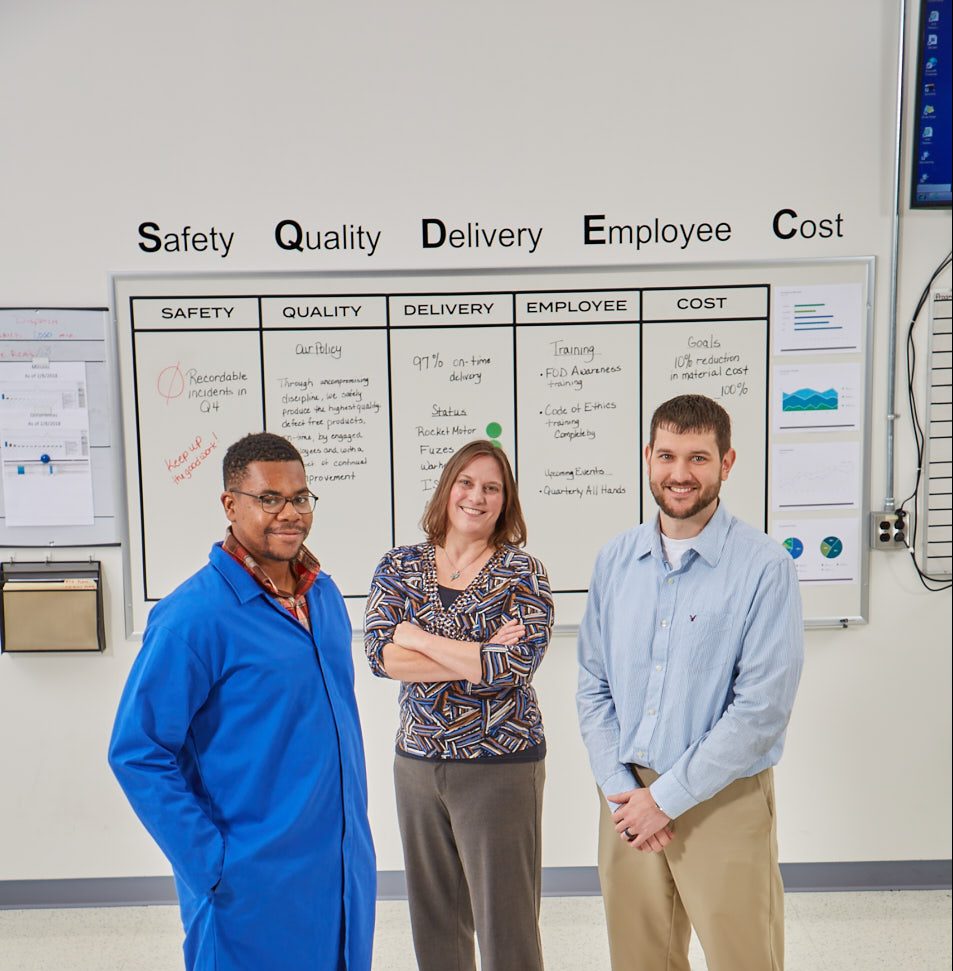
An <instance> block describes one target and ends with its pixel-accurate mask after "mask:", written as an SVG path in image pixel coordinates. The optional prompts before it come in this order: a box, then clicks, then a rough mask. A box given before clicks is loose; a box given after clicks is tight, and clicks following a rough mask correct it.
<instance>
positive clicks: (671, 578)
mask: <svg viewBox="0 0 953 971" xmlns="http://www.w3.org/2000/svg"><path fill="white" fill-rule="evenodd" d="M665 582H666V583H674V582H675V578H674V577H669V578H668V579H667V580H666V581H665Z"/></svg>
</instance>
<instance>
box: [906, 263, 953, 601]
mask: <svg viewBox="0 0 953 971" xmlns="http://www.w3.org/2000/svg"><path fill="white" fill-rule="evenodd" d="M951 260H953V251H951V252H950V253H947V254H946V256H944V257H943V259H942V260H941V261H940V265H939V266H938V267H937V268H936V269H935V270H934V271H933V274H932V276H931V277H930V279H929V281H928V282H927V285H926V286H925V287H924V288H923V292H922V293H921V294H920V299H919V300H918V301H917V306H916V309H915V310H914V311H913V316H912V317H911V318H910V326H909V327H908V328H907V401H908V403H909V405H910V421H911V423H912V425H913V437H914V441H915V442H916V447H917V477H916V481H915V483H914V486H913V492H911V493H910V495H909V496H907V498H906V499H904V500H903V502H901V503H900V506H899V507H898V509H897V515H898V517H901V519H902V518H903V517H905V516H909V518H910V523H911V529H910V531H909V537H910V542H909V544H908V547H907V548H908V549H909V551H910V558H911V560H912V561H913V568H914V569H915V570H916V571H917V576H918V577H919V579H920V583H922V584H923V586H924V587H925V588H926V589H927V590H929V591H931V592H934V593H938V592H940V591H941V590H949V589H950V588H951V587H953V581H949V580H944V579H942V578H940V577H934V576H931V575H930V574H929V573H927V572H926V571H925V570H924V569H923V568H922V567H921V565H920V562H919V561H918V560H917V528H918V526H919V522H918V520H919V508H920V486H921V484H922V480H923V450H924V444H925V441H926V436H925V435H924V432H923V426H922V425H921V424H920V413H919V411H918V410H917V400H916V395H915V394H914V390H913V380H914V377H915V375H916V369H917V349H916V346H915V344H914V341H913V332H914V328H915V327H916V324H917V318H918V317H919V316H920V311H921V310H923V307H924V305H925V304H926V302H927V300H928V299H929V297H930V288H931V287H932V286H933V284H934V282H935V280H936V279H937V277H938V276H939V275H940V274H941V273H942V272H943V271H944V270H945V269H946V268H947V267H948V266H949V265H950V262H951ZM911 500H912V501H913V507H912V509H911V510H910V512H909V513H908V512H907V511H906V509H905V508H904V507H905V506H906V505H907V503H908V502H910V501H911Z"/></svg>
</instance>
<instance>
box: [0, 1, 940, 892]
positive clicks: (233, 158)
mask: <svg viewBox="0 0 953 971" xmlns="http://www.w3.org/2000/svg"><path fill="white" fill-rule="evenodd" d="M352 6H353V8H354V9H353V10H352V9H351V8H350V7H348V8H347V11H345V10H344V8H341V9H338V7H337V5H334V6H332V5H327V7H326V8H324V7H321V6H320V5H314V4H303V3H300V4H299V3H285V4H276V5H271V6H269V7H267V8H265V7H261V6H259V5H257V4H253V3H251V2H250V0H249V2H244V3H241V2H240V3H229V4H225V3H215V2H210V3H207V4H202V5H195V4H186V3H184V2H172V3H168V4H164V5H162V7H155V6H153V5H148V6H147V5H136V4H129V3H126V2H119V0H96V2H93V3H89V4H69V3H60V4H56V3H53V4H34V3H28V2H26V0H7V2H6V3H5V4H4V5H3V8H2V10H0V87H2V88H3V89H4V90H14V89H15V90H16V91H17V97H16V98H9V99H4V101H3V103H2V105H0V131H3V133H4V141H5V145H6V149H5V151H4V152H3V153H0V184H2V185H3V186H4V190H3V215H2V222H0V304H4V305H74V306H75V305H102V304H105V303H106V302H107V301H108V296H109V293H108V285H107V276H106V275H107V273H108V272H110V271H119V270H126V269H136V270H141V269H156V270H160V269H166V270H175V271H182V270H189V269H195V270H200V269H201V270H206V271H207V270H211V269H221V270H248V271H251V270H255V271H259V270H267V269H299V268H309V269H314V268H319V269H320V268H327V269H372V268H380V269H383V268H410V267H421V266H427V267H439V266H454V267H457V266H493V265H505V266H518V265H538V266H544V265H571V264H587V263H596V262H603V263H604V262H634V261H637V260H642V261H646V262H651V261H656V262H659V261H662V260H675V259H685V260H690V261H700V260H708V259H723V260H740V259H755V258H765V257H771V258H778V259H789V258H797V257H808V256H810V257H817V256H837V255H868V254H870V253H873V254H875V255H876V256H877V257H878V286H877V298H876V307H875V327H874V330H875V332H874V339H873V374H874V380H873V408H872V422H871V426H872V441H871V456H872V463H871V476H872V478H871V495H872V499H873V501H874V503H875V504H876V503H877V502H879V501H880V499H881V498H882V495H883V482H884V473H885V459H884V432H883V428H884V424H885V423H884V419H883V416H884V415H885V413H886V410H887V407H886V398H885V384H886V379H885V374H886V357H887V354H886V329H887V321H888V306H887V297H888V288H887V279H888V275H889V227H890V184H891V168H892V158H893V146H892V131H893V108H892V97H893V90H894V85H895V81H894V77H895V75H894V66H893V65H894V47H895V19H896V9H895V3H894V2H892V0H880V2H876V3H871V2H869V0H852V2H846V0H845V2H843V3H839V4H837V5H830V4H828V3H824V2H821V0H808V2H804V3H802V4H799V5H793V7H792V6H791V5H789V7H786V8H777V9H774V8H772V9H771V10H770V12H768V8H765V7H759V8H758V18H757V21H756V22H755V21H752V22H751V23H749V22H748V14H749V13H750V11H751V9H752V8H751V6H750V5H749V4H746V3H742V2H740V0H738V2H735V3H725V4H718V5H710V4H701V3H698V4H695V5H685V4H683V5H678V6H679V10H678V11H676V10H674V9H669V7H672V8H674V5H666V6H665V9H664V11H662V10H657V11H656V10H653V11H652V12H651V13H647V12H645V11H644V10H642V9H641V5H632V4H629V3H594V4H589V5H587V6H586V7H585V8H581V7H579V6H578V5H577V4H559V3H556V4H551V3H548V4H542V3H540V4H532V3H530V4H525V5H520V6H518V7H514V6H513V5H512V4H509V3H492V2H490V3H485V4H480V5H478V6H474V7H468V8H462V7H460V6H459V5H445V4H440V3H436V2H432V3H431V2H423V3H419V4H417V5H416V6H415V7H414V8H413V11H412V12H408V8H406V7H403V6H401V5H393V4H385V3H379V4H367V5H352ZM831 6H835V8H836V9H833V10H831V9H829V8H830V7H831ZM583 9H584V10H585V13H583V12H582V11H583ZM652 18H655V19H654V20H653V19H652ZM726 38H727V39H728V40H729V41H730V42H727V43H726ZM808 41H810V44H811V47H810V50H811V59H810V66H811V70H808V71H805V70H804V69H803V68H804V62H803V59H802V60H801V61H800V62H798V61H795V60H794V53H795V50H796V49H797V47H798V45H799V44H800V45H801V49H802V51H803V50H805V49H808V48H807V47H806V46H805V45H807V44H808ZM911 50H913V48H912V47H911ZM660 52H661V53H660ZM878 58H879V60H878ZM275 65H283V67H282V68H281V70H280V72H279V74H280V76H279V75H278V74H276V73H275V72H276V67H275ZM646 65H648V66H649V67H651V70H649V67H647V66H646ZM907 87H908V90H909V91H912V83H910V84H908V86H907ZM911 105H912V102H911ZM848 109H852V110H853V111H854V113H853V114H851V112H850V110H848ZM911 110H912V108H911ZM799 125H800V126H801V128H802V129H803V130H805V131H809V132H810V134H811V136H812V137H813V138H816V139H818V141H819V143H820V144H822V145H823V147H824V148H825V152H824V153H823V154H821V155H817V154H816V153H813V154H807V153H805V154H803V155H802V154H800V152H799V150H798V149H797V148H795V147H792V146H791V143H790V140H788V141H786V140H785V139H786V137H787V136H790V135H791V132H792V130H793V129H795V128H797V126H799ZM906 195H907V191H906V188H904V198H906ZM785 205H790V206H793V207H795V208H801V209H802V211H804V212H811V213H816V214H817V215H818V216H820V215H824V214H828V213H833V212H834V211H842V212H843V213H844V214H845V225H846V226H847V232H846V235H845V237H844V238H843V239H841V240H828V241H823V242H822V241H818V240H814V241H805V242H794V243H793V244H791V243H785V242H783V241H780V240H777V239H775V238H772V236H771V234H770V217H771V213H772V212H773V211H775V210H776V209H777V208H780V207H781V206H785ZM602 211H606V212H609V213H612V214H613V215H614V216H615V217H616V218H618V219H620V220H621V219H623V218H624V217H626V216H628V217H629V218H633V219H634V218H635V217H636V216H639V215H640V214H641V215H645V216H649V217H651V216H654V215H661V216H664V217H668V218H673V219H686V220H688V219H703V218H712V219H716V218H728V219H730V221H731V222H732V225H733V226H735V227H737V232H736V235H735V237H734V238H733V240H732V242H731V243H730V244H728V245H726V247H725V248H724V249H723V250H722V251H720V252H718V253H716V254H710V253H707V252H699V251H696V250H688V251H686V252H684V253H681V254H679V253H664V254H663V253H659V252H652V253H641V254H633V253H631V252H615V251H614V252H612V253H606V252H604V251H602V250H601V249H599V248H596V249H595V252H593V251H592V250H590V249H585V248H583V247H582V246H581V245H580V240H579V236H580V232H579V227H580V223H581V214H582V213H584V212H602ZM722 214H724V215H723V216H722ZM431 215H435V216H441V215H443V216H446V217H447V218H453V219H456V220H458V221H460V222H465V221H466V220H468V219H478V220H479V221H480V222H481V223H482V224H484V225H492V224H494V223H496V224H504V223H506V224H528V223H533V224H536V223H540V224H545V226H546V233H547V235H546V236H545V242H544V245H543V246H541V250H542V252H540V253H537V254H532V255H530V254H528V253H520V252H515V251H512V250H510V251H500V252H499V253H497V252H493V251H490V252H487V251H478V252H471V253H463V252H441V253H438V254H435V253H431V252H424V251H422V250H421V249H420V248H419V241H418V236H419V220H420V218H422V217H424V216H431ZM292 216H293V217H297V218H300V219H302V221H304V222H307V223H309V224H311V225H328V226H332V225H334V224H335V223H340V222H342V221H344V220H347V221H352V222H356V221H360V220H363V221H364V222H365V223H371V222H374V223H376V224H378V225H381V226H383V229H384V231H385V233H386V234H387V235H386V236H384V237H382V244H381V245H382V250H381V252H380V253H379V254H378V255H377V256H375V257H374V258H368V257H366V256H364V255H363V254H358V253H353V254H340V253H337V254H320V255H319V256H313V255H309V256H303V258H301V259H298V257H299V256H302V254H286V253H281V252H278V251H276V249H275V247H274V246H273V245H272V244H271V242H270V234H271V229H272V227H273V226H274V223H275V221H276V220H277V219H281V218H286V217H292ZM146 219H152V220H156V221H158V222H160V223H163V224H166V225H168V226H170V227H171V226H173V225H174V224H176V223H177V224H178V225H180V226H181V225H182V224H183V223H185V222H189V223H191V224H192V225H193V226H199V225H202V224H203V223H205V224H206V225H212V224H215V223H218V225H219V226H220V227H221V226H225V227H227V228H232V229H235V230H236V231H237V232H238V234H239V239H238V241H237V242H236V247H237V248H236V250H235V251H234V252H233V254H232V255H231V256H230V257H229V258H228V259H227V260H222V259H220V258H219V257H218V256H215V255H209V254H195V255H194V256H193V255H189V256H183V255H182V254H169V255H165V256H149V255H146V254H143V253H141V252H139V251H138V249H137V248H136V242H137V239H136V235H135V228H136V226H137V225H138V223H139V222H140V221H142V220H146ZM950 225H951V219H950V213H949V212H931V213H916V214H907V215H905V217H904V220H903V246H902V260H901V274H900V306H901V313H900V317H901V320H903V319H904V318H905V317H907V316H909V313H910V312H911V311H912V308H913V306H914V304H915V301H916V297H917V295H918V293H919V290H920V289H921V287H922V285H923V283H924V282H925V281H926V279H927V277H928V276H929V273H930V271H931V270H932V268H933V267H934V266H935V265H936V263H938V262H939V259H940V257H941V256H942V254H943V253H944V252H945V251H946V250H947V249H948V248H949V237H950ZM898 409H899V411H900V413H901V415H902V416H903V417H902V419H901V422H900V426H901V430H900V435H899V439H898V449H897V456H898V461H897V489H896V492H897V495H898V496H903V495H906V493H907V492H908V491H909V489H910V487H911V484H912V475H913V469H912V466H913V452H912V442H911V437H910V434H909V431H908V429H907V426H906V419H907V409H906V407H905V405H904V403H903V402H902V400H901V399H900V397H899V396H898ZM316 546H319V543H316ZM86 552H87V551H69V550H65V551H62V556H63V558H69V557H70V556H73V555H76V554H85V553H86ZM19 553H20V556H21V558H22V557H24V556H29V552H28V551H19ZM4 555H6V551H5V553H4ZM57 555H58V556H59V555H60V552H59V551H58V553H57ZM98 555H100V556H101V558H102V559H103V560H104V572H105V589H106V597H107V623H108V629H109V646H108V649H107V651H106V653H105V654H104V655H102V656H94V655H90V656H68V657H61V656H47V657H40V656H21V657H11V656H10V655H3V656H2V657H0V880H2V879H8V880H9V879H43V878H49V879H52V878H61V877H107V876H140V875H153V874H162V873H167V872H168V868H167V866H166V864H165V861H164V860H163V858H162V856H161V854H159V852H158V850H157V849H156V848H155V847H154V846H153V845H152V843H151V841H150V840H149V838H148V837H147V836H146V834H145V833H144V831H143V830H142V829H141V827H140V826H139V824H138V822H137V821H136V820H135V818H134V817H133V816H132V813H131V812H130V811H129V809H128V808H127V806H126V804H125V801H124V799H123V797H122V795H121V793H120V792H119V790H118V788H117V787H116V786H115V784H114V782H113V781H112V778H111V776H110V774H109V772H108V769H107V767H106V765H105V756H104V752H105V747H106V741H107V738H108V733H109V728H110V725H111V720H112V715H113V712H114V709H115V705H116V701H117V698H118V694H119V691H120V690H121V687H122V684H123V682H124V679H125V676H126V673H127V672H128V669H129V666H130V664H131V662H132V659H133V657H134V655H135V652H136V650H137V648H138V644H137V643H136V642H133V641H129V640H127V639H126V638H125V637H124V636H123V627H124V622H123V611H122V596H123V591H122V560H121V555H120V552H119V551H118V550H115V549H113V550H104V551H98ZM196 566H198V564H196ZM870 592H871V597H870V623H869V625H868V626H866V627H862V628H856V629H850V630H846V631H841V630H837V631H811V632H808V634H807V664H806V668H805V674H804V680H803V683H802V689H801V693H800V697H799V700H798V705H797V708H796V711H795V715H794V719H793V722H792V725H791V729H790V733H789V736H788V746H787V751H786V753H785V757H784V760H783V761H782V763H781V766H780V768H779V772H778V789H779V802H780V818H781V833H780V836H781V852H782V859H783V860H784V861H786V862H808V861H843V860H898V859H937V858H949V857H950V855H951V848H950V832H951V825H950V823H951V820H950V785H951V773H950V762H951V759H950V755H951V752H950V688H949V685H950V681H951V671H950V650H949V647H948V640H949V633H950V597H949V594H948V593H947V594H941V595H935V594H934V595H929V594H926V593H925V592H923V590H922V588H921V587H920V585H919V583H918V582H917V580H916V578H915V576H914V574H913V571H912V569H911V567H910V564H909V563H908V562H907V561H906V558H905V557H904V556H903V555H899V554H898V555H888V554H879V555H873V556H872V557H871V569H870ZM355 661H356V664H357V671H358V677H357V691H358V696H359V701H360V705H361V709H362V717H363V721H364V728H365V735H366V740H367V750H368V774H369V779H370V790H371V802H372V816H373V820H372V821H373V825H374V831H375V834H376V837H377V845H378V854H379V865H380V867H381V868H382V869H398V868H400V866H401V858H400V851H399V838H398V835H397V829H396V823H395V819H394V812H393V794H392V788H391V784H390V771H391V761H392V754H391V753H392V741H393V732H394V728H395V725H396V712H395V698H394V695H395V687H394V686H393V685H390V684H387V683H385V682H381V681H377V680H375V679H373V678H371V677H370V675H369V674H368V673H367V671H366V668H365V667H364V666H363V662H362V660H361V651H360V645H355ZM537 684H538V687H539V691H540V695H541V701H542V707H543V713H544V717H545V719H546V724H547V735H548V743H549V749H550V755H549V758H548V760H547V773H548V781H547V794H546V809H545V849H544V864H545V865H546V866H589V865H592V864H593V863H594V860H595V844H594V831H595V806H596V804H595V795H594V788H593V784H592V782H591V779H590V776H589V771H588V766H587V763H586V759H585V755H584V752H583V749H582V745H581V743H580V741H579V738H578V734H577V730H576V724H575V710H574V700H573V692H574V685H575V659H574V644H573V640H572V638H571V637H569V636H566V635H562V634H560V635H558V636H557V637H556V638H555V639H554V642H553V644H552V647H551V649H550V654H549V656H548V658H547V659H546V661H545V663H544V665H543V666H542V668H541V670H540V673H539V675H538V678H537Z"/></svg>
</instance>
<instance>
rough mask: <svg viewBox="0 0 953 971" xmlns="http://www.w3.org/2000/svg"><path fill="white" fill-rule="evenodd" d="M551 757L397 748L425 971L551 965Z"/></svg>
mask: <svg viewBox="0 0 953 971" xmlns="http://www.w3.org/2000/svg"><path fill="white" fill-rule="evenodd" d="M545 777H546V770H545V767H544V763H543V762H503V763H498V764H493V763H492V762H490V763H489V764H480V765H473V764H465V765H461V764H460V763H454V762H427V761H422V760H417V759H408V758H403V757H402V756H399V755H398V756H397V757H396V758H395V760H394V782H395V785H396V790H397V818H398V822H399V823H400V838H401V842H402V843H403V846H404V867H405V872H406V875H407V897H408V903H409V904H410V925H411V929H412V931H413V935H414V951H415V952H416V955H417V966H418V968H419V969H420V971H475V969H476V955H475V953H474V948H473V932H474V929H475V930H476V936H477V940H478V941H479V944H480V966H481V967H482V969H483V971H543V950H542V944H541V943H540V938H539V898H540V890H541V882H542V881H541V875H540V874H541V864H542V852H541V840H540V824H541V820H542V811H543V782H544V780H545Z"/></svg>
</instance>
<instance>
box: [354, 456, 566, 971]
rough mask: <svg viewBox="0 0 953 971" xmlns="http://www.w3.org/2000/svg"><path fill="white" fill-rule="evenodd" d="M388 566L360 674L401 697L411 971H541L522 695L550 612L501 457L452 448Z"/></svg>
mask: <svg viewBox="0 0 953 971" xmlns="http://www.w3.org/2000/svg"><path fill="white" fill-rule="evenodd" d="M423 528H424V531H425V532H426V534H427V542H425V543H421V544H419V545H417V546H401V547H398V548H397V549H394V550H391V551H390V552H389V553H388V554H387V555H386V556H385V557H384V558H383V559H382V560H381V562H380V564H379V565H378V567H377V571H376V572H375V574H374V580H373V583H372V586H371V593H370V597H369V598H368V602H367V615H366V618H365V624H364V630H365V645H366V649H367V656H368V660H369V662H370V665H371V670H372V671H373V672H374V674H376V675H378V676H379V677H386V678H394V679H395V680H397V681H400V682H402V683H401V687H400V728H399V730H398V734H397V758H396V759H395V761H394V780H395V786H396V792H397V814H398V820H399V823H400V834H401V841H402V843H403V847H404V865H405V868H406V875H407V893H408V897H409V903H410V918H411V926H412V929H413V935H414V949H415V951H416V954H417V964H418V966H419V968H420V971H447V969H448V968H453V969H454V971H457V969H459V971H474V969H475V967H476V963H475V955H474V948H473V933H474V929H475V930H476V934H477V939H478V941H479V945H480V958H481V964H482V968H483V971H512V969H513V968H520V969H521V971H542V968H543V958H542V948H541V945H540V939H539V925H538V920H539V898H540V865H541V847H540V820H541V814H542V798H543V780H544V777H545V769H544V763H543V759H544V757H545V754H546V743H545V740H544V737H543V724H542V718H541V716H540V712H539V707H538V706H537V703H536V692H535V691H534V690H533V688H532V685H531V681H532V677H533V673H534V672H535V670H536V668H537V667H538V665H539V663H540V661H541V660H542V658H543V654H544V653H545V651H546V647H547V645H548V643H549V635H550V630H551V628H552V623H553V604H552V596H551V594H550V590H549V580H548V578H547V576H546V571H545V569H544V568H543V565H542V564H541V563H540V562H539V561H538V560H536V559H534V558H533V557H532V556H530V555H529V554H527V553H525V552H523V551H522V550H521V549H519V546H520V545H522V544H523V543H525V541H526V524H525V523H524V521H523V514H522V512H521V510H520V504H519V497H518V496H517V493H516V482H515V480H514V478H513V473H512V471H511V469H510V464H509V462H508V460H507V458H506V455H505V454H504V453H503V451H502V450H501V449H499V448H497V447H496V446H495V445H494V444H493V443H492V442H489V441H475V442H470V443H469V444H468V445H465V446H464V447H463V448H462V449H460V451H458V452H457V453H456V454H455V455H454V456H453V457H452V458H451V459H450V460H449V461H448V462H447V464H446V466H445V467H444V470H443V473H442V474H441V477H440V482H439V483H438V485H437V489H436V491H435V492H434V495H433V497H432V498H431V500H430V503H429V505H428V506H427V511H426V512H425V513H424V518H423Z"/></svg>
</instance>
